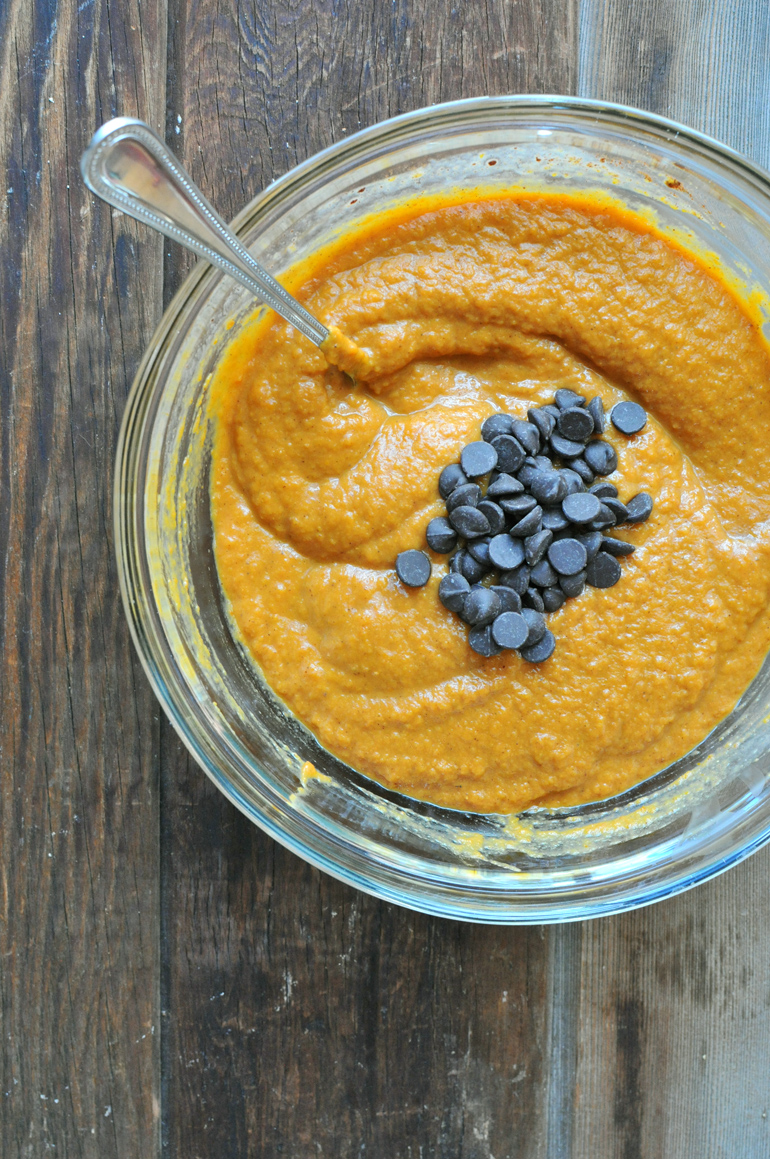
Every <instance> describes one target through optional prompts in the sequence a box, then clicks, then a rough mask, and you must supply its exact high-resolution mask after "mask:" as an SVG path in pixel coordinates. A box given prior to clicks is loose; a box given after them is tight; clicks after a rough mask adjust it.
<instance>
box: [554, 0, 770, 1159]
mask: <svg viewBox="0 0 770 1159" xmlns="http://www.w3.org/2000/svg"><path fill="white" fill-rule="evenodd" d="M769 47H770V13H769V12H768V8H767V5H766V4H764V3H762V0H737V2H736V0H729V2H728V0H716V2H713V3H712V2H709V3H706V2H704V0H680V2H679V3H677V4H669V3H666V2H665V0H642V2H641V3H638V4H634V5H630V4H617V3H614V2H612V0H582V4H581V19H580V76H579V91H580V93H581V94H582V95H585V96H592V97H600V98H603V99H606V100H618V101H622V102H624V103H627V104H632V105H637V106H641V107H643V108H649V109H651V110H652V111H653V112H659V113H664V114H666V115H668V116H671V117H674V118H676V119H678V120H682V121H684V122H686V123H688V124H691V125H693V126H694V127H696V128H699V129H702V130H704V131H705V132H708V133H711V134H712V135H714V136H716V137H718V138H721V139H722V140H725V141H727V142H728V144H730V145H732V146H733V147H735V148H738V149H741V150H743V151H744V152H746V153H747V154H748V155H749V156H751V157H753V158H754V159H755V160H757V161H759V162H760V163H764V164H768V162H769V161H770V74H768V70H767V59H768V48H769ZM769 918H770V853H768V852H767V851H763V852H762V853H761V854H759V855H757V856H756V857H754V858H753V859H752V860H751V861H749V862H748V863H746V864H744V865H742V866H739V867H738V868H737V869H734V870H731V871H730V873H728V874H727V875H726V876H725V877H722V878H720V879H718V880H717V881H715V882H711V883H709V884H707V885H705V886H701V887H700V888H699V889H697V890H696V891H694V892H692V893H689V894H685V895H684V896H682V897H680V898H677V899H674V900H672V901H670V902H666V903H663V904H661V905H657V906H654V907H652V908H651V909H646V910H642V911H639V912H638V913H635V914H628V915H625V916H623V917H619V918H614V919H611V920H608V921H602V922H596V923H593V924H591V925H588V926H585V927H584V928H583V931H582V953H581V959H582V962H581V966H580V978H579V983H578V991H579V994H580V1007H579V1026H578V1028H577V1029H576V1034H577V1048H578V1063H577V1071H576V1095H575V1114H574V1122H573V1124H572V1126H571V1127H570V1131H571V1133H572V1139H573V1151H572V1154H573V1155H574V1159H584V1157H585V1159H589V1157H590V1159H593V1156H596V1155H601V1156H602V1157H603V1159H615V1157H618V1159H621V1157H622V1159H647V1157H653V1156H660V1157H661V1159H700V1157H701V1156H705V1155H708V1156H725V1157H727V1156H730V1159H758V1157H759V1156H761V1155H767V1154H770V1130H769V1129H768V1121H767V1115H768V1112H769V1111H770V1107H769V1106H768V1104H769V1103H770V1080H768V1075H770V1006H769V1004H768V994H770V934H768V930H769V929H770V922H769V920H768V919H769Z"/></svg>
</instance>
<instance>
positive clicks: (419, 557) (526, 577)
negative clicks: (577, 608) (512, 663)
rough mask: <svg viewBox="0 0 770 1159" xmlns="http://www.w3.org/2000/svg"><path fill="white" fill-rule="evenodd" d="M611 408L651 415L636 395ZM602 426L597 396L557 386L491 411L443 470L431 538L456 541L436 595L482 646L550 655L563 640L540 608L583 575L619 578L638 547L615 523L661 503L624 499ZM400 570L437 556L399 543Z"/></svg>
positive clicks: (571, 593) (410, 576) (411, 574)
mask: <svg viewBox="0 0 770 1159" xmlns="http://www.w3.org/2000/svg"><path fill="white" fill-rule="evenodd" d="M610 419H611V421H612V424H613V426H614V427H615V428H616V429H617V430H618V431H620V432H622V433H623V434H624V435H635V434H637V433H638V432H639V431H641V430H642V428H643V427H644V425H645V423H646V422H647V415H646V413H645V411H644V410H643V408H642V407H640V406H639V405H638V404H637V403H634V402H621V403H618V404H617V405H616V406H615V407H613V408H612V410H611V412H610ZM605 427H606V418H605V413H604V407H603V405H602V401H601V399H600V398H599V397H596V398H592V399H591V401H590V402H586V399H585V398H584V397H583V396H582V395H580V394H576V393H575V392H574V391H572V390H557V391H556V395H555V398H554V401H553V404H551V405H549V406H542V407H537V408H534V409H532V410H529V411H528V412H527V418H526V420H524V419H515V418H513V417H512V416H511V415H507V414H494V415H492V416H491V417H490V418H488V419H487V420H486V422H485V423H484V424H483V426H482V428H481V436H482V439H481V441H480V442H476V443H469V444H468V446H467V447H465V448H464V449H463V452H462V454H461V456H460V462H459V463H452V464H451V465H450V466H448V467H445V468H444V470H443V471H442V472H441V475H440V477H439V483H438V487H439V492H440V494H441V497H442V498H443V499H444V500H445V501H446V512H447V513H446V516H439V517H437V518H436V519H432V520H431V521H430V523H429V524H428V527H427V530H426V539H427V542H428V547H430V548H431V549H432V550H433V551H436V552H440V553H441V554H446V555H448V554H450V553H453V554H452V555H451V559H450V561H449V573H448V575H445V576H444V578H443V579H442V580H441V583H440V585H439V599H440V600H441V602H442V603H443V604H444V606H445V607H447V608H449V609H450V610H451V611H453V612H456V613H457V615H458V616H459V617H460V618H461V619H462V620H463V621H464V622H465V623H466V624H467V625H468V626H469V629H470V632H469V637H468V640H469V643H470V646H471V648H473V649H474V651H476V652H478V653H479V655H481V656H496V655H497V654H498V653H499V652H501V651H502V650H503V649H504V648H509V649H515V650H516V651H517V652H518V653H519V655H520V656H522V657H523V659H525V660H528V661H530V662H531V663H540V662H541V661H543V660H547V659H548V657H549V656H551V655H552V654H553V650H554V647H555V640H554V637H553V633H552V632H550V631H549V630H548V629H547V627H546V622H545V616H544V613H546V612H555V611H556V610H557V608H560V607H561V606H562V604H563V603H564V602H565V600H567V599H569V598H572V597H575V596H579V595H580V594H581V593H582V591H583V589H584V588H585V585H586V584H590V585H591V586H593V587H597V588H609V587H612V586H613V584H616V583H617V582H618V580H619V579H620V575H621V569H620V564H619V562H618V560H619V559H620V558H622V557H623V556H625V555H630V554H631V553H632V552H633V550H634V548H633V546H632V545H631V544H630V543H627V542H625V541H624V540H621V539H615V538H613V537H612V536H610V535H608V534H607V532H608V531H609V530H610V529H611V528H613V527H619V526H620V525H621V524H626V523H643V522H644V521H645V520H646V519H648V518H649V516H650V513H651V512H652V505H653V504H652V499H651V498H650V496H649V495H647V494H646V493H645V492H640V494H638V495H635V496H634V497H633V499H630V500H629V501H628V502H627V503H623V502H621V500H620V499H619V498H618V489H617V487H615V486H614V484H612V483H610V482H607V481H606V479H605V478H604V477H605V476H607V475H611V474H612V472H613V471H614V470H615V468H616V467H617V465H618V458H617V454H616V453H615V449H614V447H612V446H611V445H610V444H609V443H607V442H605V441H604V440H603V439H601V438H599V437H598V436H600V435H602V434H603V433H604V430H605ZM597 479H600V481H597ZM485 484H486V485H485ZM396 572H397V573H398V576H399V579H400V580H401V581H402V583H405V584H407V585H408V586H409V587H421V586H422V585H423V584H425V583H427V581H428V579H429V577H430V573H431V564H430V559H429V557H428V556H427V555H426V554H425V552H424V551H403V552H401V554H400V555H399V556H398V559H397V560H396Z"/></svg>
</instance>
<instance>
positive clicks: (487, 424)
mask: <svg viewBox="0 0 770 1159" xmlns="http://www.w3.org/2000/svg"><path fill="white" fill-rule="evenodd" d="M512 430H513V418H512V417H511V415H506V414H495V415H490V416H489V418H488V419H485V420H484V422H483V423H482V424H481V437H482V439H483V440H484V442H485V443H491V442H492V440H493V439H496V438H497V437H498V435H509V434H510V433H511V431H512Z"/></svg>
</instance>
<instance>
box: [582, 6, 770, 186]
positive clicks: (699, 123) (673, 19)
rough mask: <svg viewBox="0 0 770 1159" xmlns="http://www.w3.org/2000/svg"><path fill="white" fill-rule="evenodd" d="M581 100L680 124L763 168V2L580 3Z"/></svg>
mask: <svg viewBox="0 0 770 1159" xmlns="http://www.w3.org/2000/svg"><path fill="white" fill-rule="evenodd" d="M579 39H580V56H579V61H580V67H579V79H578V92H579V93H580V95H581V96H586V97H595V98H598V99H600V100H607V101H620V102H622V103H623V104H627V105H636V106H637V107H639V108H642V109H649V110H650V111H651V112H654V113H661V114H663V115H664V116H666V117H672V118H673V119H674V120H678V121H683V122H684V123H685V124H687V125H691V126H692V127H693V128H695V129H700V130H701V132H703V133H709V134H710V135H711V136H712V137H717V138H718V139H719V140H721V141H725V142H726V143H727V144H728V145H731V146H732V147H733V149H738V150H740V151H741V152H742V153H746V154H747V155H748V156H749V157H751V158H752V159H753V160H754V161H757V162H759V164H761V165H765V166H766V167H770V69H768V60H769V59H770V8H768V5H767V3H766V0H676V3H673V4H672V3H671V2H670V0H636V3H633V4H630V3H629V4H626V3H622V2H619V0H580V38H579Z"/></svg>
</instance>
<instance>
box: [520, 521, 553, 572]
mask: <svg viewBox="0 0 770 1159" xmlns="http://www.w3.org/2000/svg"><path fill="white" fill-rule="evenodd" d="M543 518H545V516H543ZM552 543H553V532H552V531H548V530H547V529H546V530H545V531H536V532H535V534H534V535H530V536H529V537H528V538H527V539H525V540H524V557H525V559H526V561H527V563H528V564H529V566H530V567H534V566H535V564H536V563H540V560H541V559H542V558H543V557H544V555H545V553H546V552H547V551H548V548H549V547H550V546H551V544H552Z"/></svg>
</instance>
